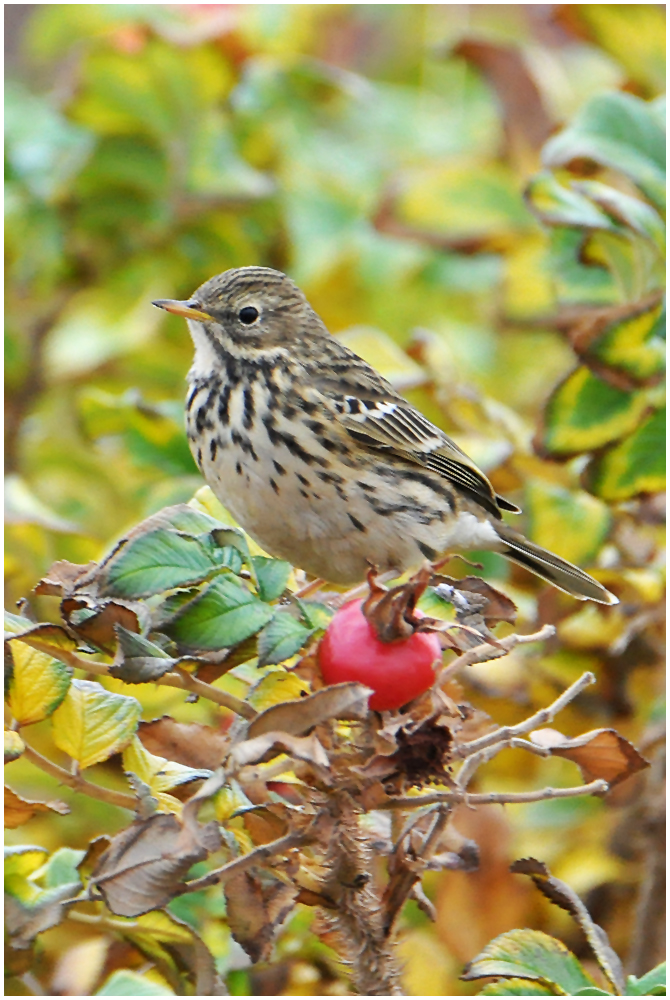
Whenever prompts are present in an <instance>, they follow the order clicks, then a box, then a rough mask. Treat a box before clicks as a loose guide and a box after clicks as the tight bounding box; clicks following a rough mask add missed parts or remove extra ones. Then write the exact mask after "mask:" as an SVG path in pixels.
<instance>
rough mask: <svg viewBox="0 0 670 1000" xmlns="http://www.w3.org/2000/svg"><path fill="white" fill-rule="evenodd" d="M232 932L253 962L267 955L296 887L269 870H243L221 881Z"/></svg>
mask: <svg viewBox="0 0 670 1000" xmlns="http://www.w3.org/2000/svg"><path fill="white" fill-rule="evenodd" d="M224 892H225V895H226V916H227V920H228V925H229V927H230V931H231V934H232V935H233V937H234V938H235V940H236V941H237V943H238V944H240V945H242V947H243V948H244V950H245V951H246V953H247V955H248V956H249V958H250V959H251V961H252V962H260V961H262V960H266V959H268V958H269V957H270V953H271V951H272V945H273V942H274V937H275V932H276V930H277V928H278V927H279V926H280V925H281V924H282V922H283V921H284V920H285V919H286V917H287V916H288V914H289V913H290V912H291V910H292V908H293V905H294V902H295V899H296V896H297V895H298V889H297V887H296V886H293V885H286V884H285V883H284V882H280V881H279V879H276V878H274V876H272V875H270V874H269V873H266V872H262V873H257V874H253V875H252V874H251V873H250V872H242V873H241V874H240V875H236V876H234V877H233V878H230V879H228V880H227V881H226V882H225V884H224Z"/></svg>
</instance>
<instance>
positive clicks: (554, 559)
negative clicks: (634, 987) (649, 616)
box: [495, 522, 619, 604]
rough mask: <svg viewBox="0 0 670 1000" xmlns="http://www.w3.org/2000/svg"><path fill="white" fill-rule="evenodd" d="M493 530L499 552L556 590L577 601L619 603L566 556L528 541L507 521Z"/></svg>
mask: <svg viewBox="0 0 670 1000" xmlns="http://www.w3.org/2000/svg"><path fill="white" fill-rule="evenodd" d="M495 529H496V531H497V532H498V536H499V537H500V540H501V542H502V547H501V548H500V549H498V551H499V552H501V553H502V554H503V555H504V556H505V557H506V558H507V559H511V560H512V562H515V563H518V564H519V565H520V566H524V567H525V568H526V569H529V570H530V571H531V573H535V574H536V575H537V576H540V577H542V579H543V580H547V582H548V583H551V584H553V586H554V587H558V589H559V590H564V591H565V593H566V594H572V596H573V597H576V598H577V600H579V601H597V602H598V603H599V604H618V603H619V598H618V597H615V596H614V594H610V592H609V590H606V589H605V588H604V587H603V585H602V584H601V583H598V581H597V580H594V579H593V577H592V576H589V574H588V573H585V572H584V570H583V569H579V567H578V566H573V565H572V563H569V562H568V561H567V559H561V557H560V556H555V555H554V553H553V552H549V551H548V550H547V549H543V548H542V547H541V546H540V545H535V543H534V542H529V541H528V539H527V538H524V536H523V535H520V534H519V533H518V532H517V531H515V530H514V529H513V528H510V527H509V525H507V524H504V523H502V522H497V523H496V525H495Z"/></svg>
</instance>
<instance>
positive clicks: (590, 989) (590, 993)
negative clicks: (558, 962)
mask: <svg viewBox="0 0 670 1000" xmlns="http://www.w3.org/2000/svg"><path fill="white" fill-rule="evenodd" d="M575 996H576V997H611V996H614V994H613V993H608V992H607V990H599V989H598V987H597V986H585V987H584V989H583V990H577V992H576V993H575Z"/></svg>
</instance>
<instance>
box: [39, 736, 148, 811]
mask: <svg viewBox="0 0 670 1000" xmlns="http://www.w3.org/2000/svg"><path fill="white" fill-rule="evenodd" d="M24 747H25V749H24V751H23V756H24V757H25V758H26V760H29V761H30V762H31V763H32V764H34V765H35V766H36V767H39V769H40V770H41V771H44V772H45V774H50V775H51V777H52V778H56V779H57V780H58V781H59V782H60V783H61V784H62V785H68V786H69V787H70V788H73V789H74V790H75V792H83V794H84V795H90V796H91V798H92V799H99V800H100V801H101V802H109V803H110V805H113V806H120V807H121V808H122V809H130V811H131V812H135V810H136V809H137V799H136V798H135V796H134V795H127V794H126V793H125V792H115V791H114V790H113V789H112V788H103V787H102V786H101V785H94V784H93V782H91V781H87V780H86V779H85V778H82V776H81V775H80V774H78V773H77V774H72V773H71V772H70V771H66V770H65V768H63V767H59V765H58V764H54V763H53V761H51V760H48V759H47V758H46V757H43V756H42V754H41V753H38V752H37V750H35V749H33V747H31V746H29V745H28V744H27V743H25V742H24Z"/></svg>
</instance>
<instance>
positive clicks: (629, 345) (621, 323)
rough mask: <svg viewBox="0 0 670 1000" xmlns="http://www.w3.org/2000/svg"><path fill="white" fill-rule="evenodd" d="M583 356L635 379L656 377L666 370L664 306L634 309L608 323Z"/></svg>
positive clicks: (659, 304)
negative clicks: (623, 316)
mask: <svg viewBox="0 0 670 1000" xmlns="http://www.w3.org/2000/svg"><path fill="white" fill-rule="evenodd" d="M583 356H584V358H586V359H594V360H596V361H599V362H602V363H603V364H604V365H607V366H608V367H609V368H613V369H618V370H620V371H623V372H626V373H627V374H628V375H631V376H632V377H633V378H635V379H641V380H644V379H648V378H652V377H653V376H654V375H659V374H660V373H661V372H662V371H663V370H664V368H665V305H664V304H663V303H657V304H655V305H652V306H646V307H643V308H640V309H636V310H635V311H631V312H630V314H629V315H628V316H626V317H625V318H624V319H620V320H616V321H614V322H613V323H610V324H609V325H608V326H606V327H605V329H604V330H603V332H602V334H600V336H599V337H598V338H597V339H596V340H594V342H593V343H592V344H590V345H589V346H588V348H587V349H586V351H584V354H583Z"/></svg>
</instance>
